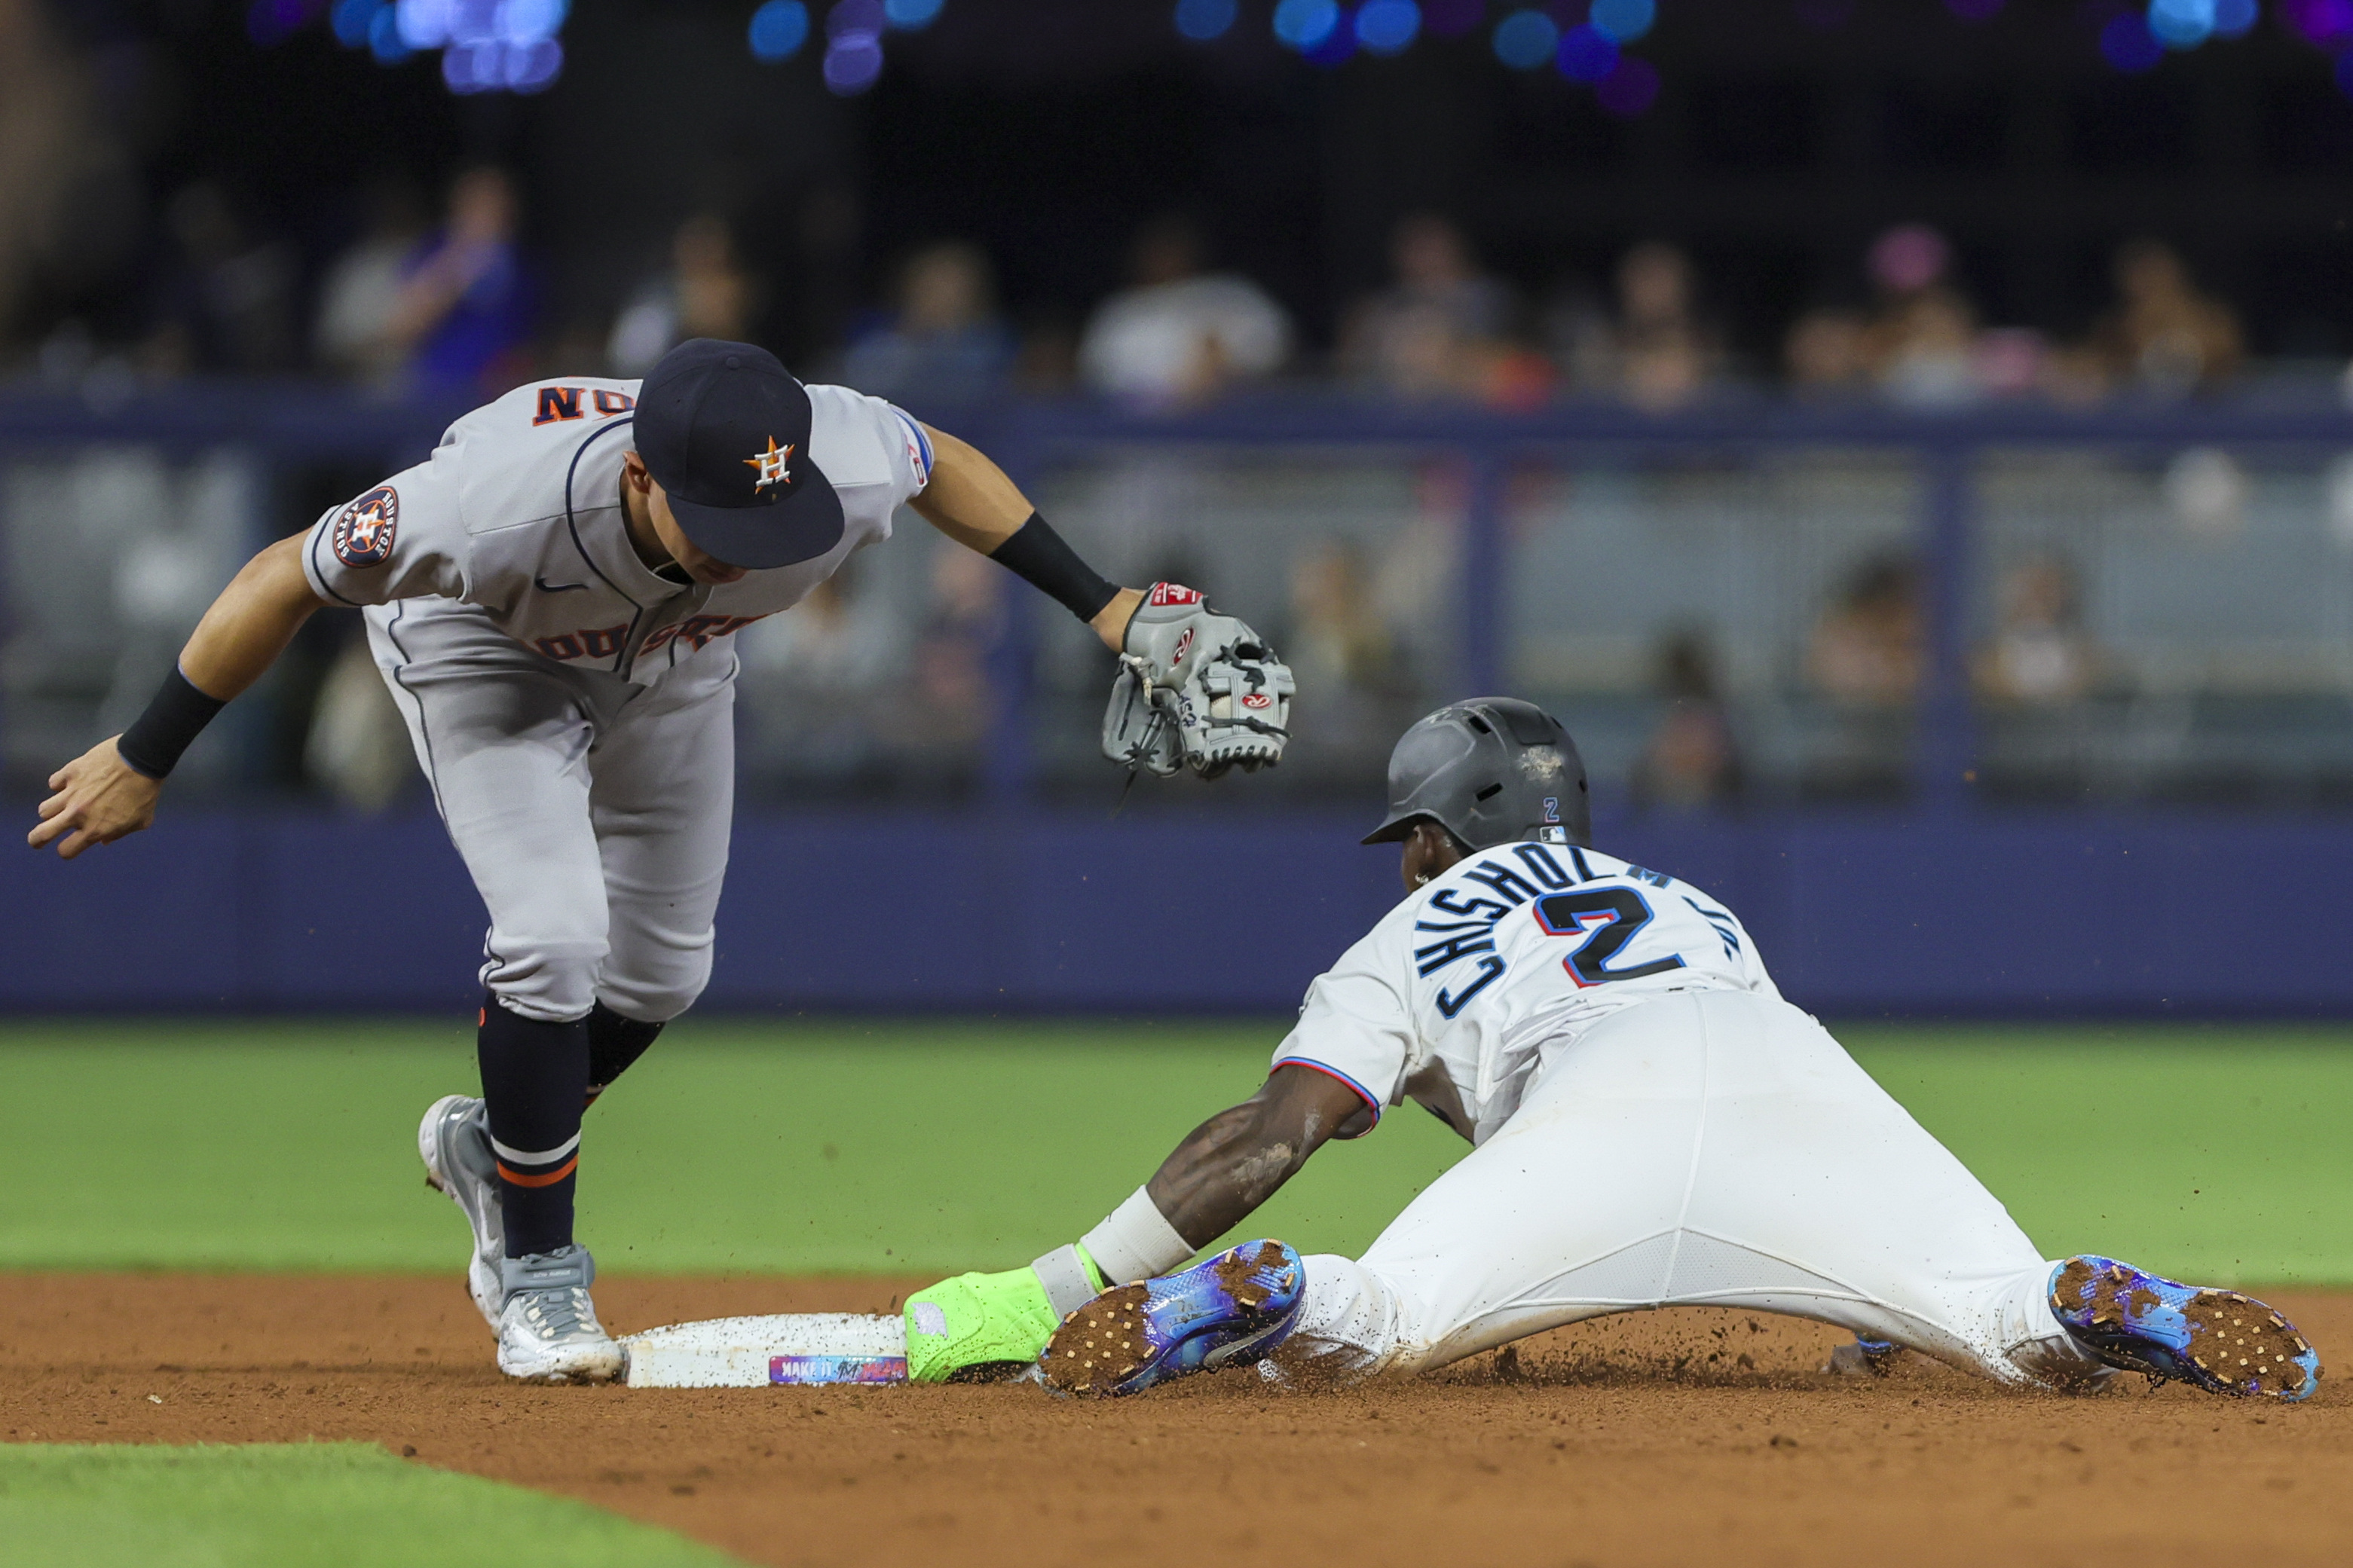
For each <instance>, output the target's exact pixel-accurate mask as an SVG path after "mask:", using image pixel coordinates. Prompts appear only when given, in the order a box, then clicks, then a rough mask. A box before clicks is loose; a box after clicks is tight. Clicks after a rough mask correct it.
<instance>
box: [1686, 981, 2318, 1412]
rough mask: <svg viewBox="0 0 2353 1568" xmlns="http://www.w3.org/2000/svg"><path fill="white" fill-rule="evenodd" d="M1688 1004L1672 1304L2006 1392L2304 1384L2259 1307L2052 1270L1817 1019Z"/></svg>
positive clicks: (2291, 1336)
mask: <svg viewBox="0 0 2353 1568" xmlns="http://www.w3.org/2000/svg"><path fill="white" fill-rule="evenodd" d="M1698 1005H1699V1007H1700V1011H1701V1014H1702V1016H1703V1022H1704V1026H1705V1029H1706V1033H1707V1036H1708V1041H1709V1059H1710V1061H1711V1063H1712V1064H1714V1065H1715V1071H1714V1072H1713V1074H1712V1078H1711V1088H1710V1097H1709V1116H1710V1131H1709V1134H1708V1136H1707V1137H1706V1138H1705V1139H1704V1142H1703V1144H1702V1146H1701V1149H1700V1151H1699V1153H1698V1157H1697V1160H1696V1162H1695V1165H1694V1179H1693V1184H1692V1198H1691V1207H1690V1212H1689V1215H1688V1217H1687V1218H1686V1220H1685V1222H1684V1230H1683V1237H1684V1253H1683V1258H1684V1260H1685V1262H1684V1268H1686V1269H1689V1274H1688V1277H1687V1278H1685V1277H1683V1275H1682V1274H1680V1273H1679V1276H1678V1279H1677V1280H1676V1281H1675V1295H1676V1299H1679V1300H1722V1301H1724V1302H1725V1304H1726V1305H1737V1306H1753V1307H1758V1308H1762V1309H1764V1310H1772V1311H1783V1312H1793V1313H1797V1314H1799V1315H1800V1316H1805V1317H1814V1318H1820V1319H1823V1320H1824V1321H1830V1322H1835V1323H1840V1324H1841V1325H1843V1326H1845V1327H1848V1328H1852V1329H1854V1330H1856V1331H1858V1333H1860V1334H1862V1335H1863V1336H1866V1337H1869V1338H1872V1339H1876V1340H1883V1341H1886V1342H1893V1343H1895V1344H1901V1345H1908V1346H1910V1347H1912V1348H1913V1349H1915V1350H1921V1351H1926V1352H1928V1353H1930V1354H1932V1355H1935V1356H1936V1357H1938V1358H1939V1359H1941V1360H1944V1361H1947V1362H1949V1363H1953V1364H1955V1365H1957V1366H1960V1367H1963V1368H1965V1369H1968V1370H1971V1371H1976V1372H1979V1373H1984V1374H1986V1375H1988V1376H1990V1377H1994V1378H1997V1379H2000V1380H2002V1381H2004V1382H2012V1383H2034V1384H2082V1383H2086V1382H2091V1381H2096V1380H2098V1379H2100V1378H2102V1377H2105V1375H2106V1371H2107V1369H2109V1368H2113V1367H2133V1368H2137V1369H2141V1370H2147V1371H2152V1372H2156V1373H2159V1374H2160V1375H2167V1376H2178V1377H2183V1378H2186V1379H2188V1380H2189V1381H2191V1382H2193V1383H2196V1384H2199V1385H2200V1387H2203V1388H2207V1389H2210V1390H2211V1391H2213V1392H2217V1393H2228V1394H2264V1395H2268V1396H2284V1397H2288V1398H2301V1397H2304V1396H2306V1395H2308V1394H2310V1393H2311V1391H2312V1388H2313V1380H2314V1378H2315V1377H2316V1374H2317V1371H2318V1358H2317V1357H2316V1355H2314V1354H2313V1353H2312V1351H2311V1347H2310V1346H2309V1345H2308V1344H2307V1343H2306V1342H2304V1341H2303V1340H2302V1339H2301V1337H2300V1336H2298V1335H2297V1334H2296V1333H2295V1329H2294V1328H2293V1326H2292V1325H2290V1324H2289V1323H2288V1322H2287V1321H2286V1320H2285V1319H2284V1318H2282V1317H2280V1316H2279V1314H2277V1313H2275V1312H2273V1311H2272V1310H2270V1309H2269V1308H2267V1307H2264V1306H2263V1304H2262V1303H2260V1302H2256V1301H2253V1300H2250V1299H2248V1298H2246V1297H2242V1296H2238V1295H2235V1294H2233V1293H2232V1292H2228V1291H2219V1290H2201V1289H2197V1288H2194V1287H2189V1286H2183V1285H2179V1284H2178V1283H2176V1282H2174V1281H2171V1280H2167V1279H2158V1278H2157V1277H2155V1276H2151V1275H2147V1274H2145V1273H2143V1272H2141V1271H2139V1270H2137V1269H2133V1268H2130V1267H2129V1266H2126V1265H2120V1264H2116V1263H2114V1262H2113V1261H2112V1260H2109V1259H2105V1258H2097V1259H2087V1258H2077V1259H2073V1260H2070V1261H2069V1262H2068V1264H2067V1266H2066V1267H2065V1268H2061V1267H2060V1266H2059V1265H2058V1264H2056V1263H2053V1262H2052V1261H2050V1260H2048V1259H2045V1258H2043V1257H2042V1255H2041V1253H2040V1252H2038V1251H2037V1250H2036V1249H2035V1247H2033V1245H2032V1243H2031V1242H2030V1241H2029V1240H2028V1239H2027V1237H2026V1236H2025V1234H2024V1233H2023V1232H2022V1231H2021V1230H2020V1229H2019V1227H2018V1226H2017V1225H2016V1224H2015V1223H2014V1222H2012V1220H2011V1219H2010V1215H2009V1212H2008V1211H2007V1210H2006V1209H2004V1208H2003V1207H2002V1205H2001V1204H2000V1201H1999V1200H1997V1199H1996V1198H1995V1197H1994V1196H1993V1194H1991V1193H1989V1192H1988V1191H1987V1190H1986V1188H1985V1186H1984V1185H1983V1184H1981V1183H1979V1182H1978V1179H1977V1178H1976V1177H1975V1176H1974V1175H1972V1174H1971V1173H1969V1172H1968V1169H1967V1168H1966V1167H1964V1166H1963V1165H1962V1164H1961V1163H1960V1162H1959V1161H1958V1160H1957V1159H1956V1158H1954V1156H1953V1154H1952V1153H1951V1152H1950V1151H1948V1150H1947V1149H1946V1148H1945V1147H1944V1146H1943V1145H1942V1144H1940V1143H1938V1142H1936V1140H1935V1139H1934V1138H1932V1137H1930V1136H1929V1135H1928V1133H1927V1132H1926V1130H1924V1129H1923V1128H1922V1127H1921V1126H1920V1125H1919V1123H1917V1122H1916V1121H1913V1119H1912V1117H1911V1115H1910V1114H1909V1113H1908V1112H1906V1111H1905V1110H1904V1108H1903V1107H1902V1106H1900V1105H1898V1104H1896V1103H1895V1101H1894V1099H1892V1098H1891V1097H1890V1096H1889V1095H1887V1094H1886V1093H1885V1092H1884V1091H1883V1090H1882V1089H1880V1088H1879V1086H1878V1085H1877V1084H1876V1083H1874V1082H1873V1080H1872V1079H1871V1078H1870V1077H1869V1075H1868V1074H1866V1073H1864V1072H1863V1071H1862V1068H1860V1067H1858V1066H1857V1065H1856V1064H1855V1062H1854V1060H1853V1058H1851V1057H1849V1056H1848V1055H1847V1053H1846V1052H1845V1050H1844V1049H1842V1048H1841V1047H1840V1046H1839V1044H1838V1042H1837V1041H1835V1040H1833V1039H1831V1037H1830V1035H1829V1034H1828V1033H1827V1032H1826V1031H1824V1030H1823V1029H1822V1027H1821V1026H1820V1025H1819V1024H1817V1023H1815V1022H1814V1021H1813V1020H1812V1019H1811V1018H1809V1017H1807V1016H1805V1015H1803V1014H1802V1013H1799V1011H1798V1010H1797V1009H1795V1008H1792V1007H1788V1006H1786V1005H1779V1004H1773V1005H1757V1004H1752V1003H1744V1002H1743V1001H1742V1000H1740V999H1738V998H1734V997H1712V996H1711V997H1703V998H1701V999H1700V1000H1699V1004H1698ZM1826 1198H1830V1199H1831V1200H1832V1201H1827V1202H1826V1201H1825V1199H1826ZM1694 1244H1697V1246H1698V1247H1699V1250H1698V1251H1697V1252H1694V1251H1693V1247H1694ZM1694 1260H1697V1261H1698V1262H1699V1263H1701V1264H1703V1265H1704V1267H1701V1268H1692V1264H1693V1262H1694ZM2226 1360H2227V1362H2228V1366H2227V1367H2226V1366H2225V1361H2226ZM2242 1369H2243V1370H2242Z"/></svg>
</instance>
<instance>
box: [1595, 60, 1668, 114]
mask: <svg viewBox="0 0 2353 1568" xmlns="http://www.w3.org/2000/svg"><path fill="white" fill-rule="evenodd" d="M1593 96H1594V99H1595V100H1597V101H1598V102H1599V104H1600V105H1601V107H1602V108H1603V109H1605V110H1608V111H1609V112H1610V113H1611V114H1615V115H1617V116H1619V117H1620V118H1621V119H1631V118H1633V117H1634V116H1635V115H1637V114H1640V113H1641V112H1642V111H1643V110H1647V109H1649V108H1650V107H1651V105H1652V104H1653V103H1656V102H1657V101H1658V100H1659V68H1658V67H1656V66H1654V65H1652V64H1651V62H1650V61H1648V60H1646V59H1639V58H1636V57H1634V56H1632V55H1620V56H1619V57H1618V68H1616V69H1615V70H1613V71H1611V72H1610V73H1609V75H1608V76H1606V77H1604V78H1602V79H1600V80H1599V81H1598V82H1596V83H1594V84H1593Z"/></svg>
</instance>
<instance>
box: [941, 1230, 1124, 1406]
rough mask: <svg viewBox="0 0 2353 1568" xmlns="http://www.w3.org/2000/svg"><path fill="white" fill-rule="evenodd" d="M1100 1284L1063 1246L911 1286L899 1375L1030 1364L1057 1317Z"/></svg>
mask: <svg viewBox="0 0 2353 1568" xmlns="http://www.w3.org/2000/svg"><path fill="white" fill-rule="evenodd" d="M1050 1286H1051V1287H1052V1288H1051V1289H1050V1288H1049V1287H1050ZM1102 1289H1103V1273H1102V1271H1101V1270H1100V1269H1098V1268H1095V1266H1094V1259H1092V1258H1089V1257H1088V1256H1087V1255H1086V1253H1085V1252H1084V1251H1083V1250H1082V1248H1080V1247H1061V1248H1059V1249H1057V1250H1056V1251H1053V1252H1050V1253H1048V1254H1047V1255H1046V1256H1045V1257H1043V1258H1039V1260H1038V1261H1037V1262H1036V1263H1034V1264H1031V1265H1030V1266H1029V1268H1008V1269H1007V1270H1006V1271H1005V1272H1004V1273H1002V1274H959V1275H957V1276H956V1277H955V1279H943V1280H941V1281H940V1282H939V1283H938V1284H936V1285H934V1286H931V1287H929V1288H928V1289H922V1290H918V1291H916V1292H915V1293H914V1294H913V1295H912V1296H910V1297H908V1298H907V1381H908V1382H910V1383H945V1382H947V1381H948V1380H949V1379H950V1378H952V1377H954V1376H955V1375H956V1374H957V1373H961V1372H965V1371H967V1370H969V1369H972V1368H976V1367H988V1366H995V1365H999V1364H1002V1363H1013V1366H1012V1368H1010V1369H1008V1370H1018V1369H1020V1368H1026V1367H1029V1366H1031V1365H1034V1364H1035V1363H1036V1362H1037V1360H1038V1352H1039V1351H1042V1350H1044V1349H1045V1348H1046V1342H1047V1341H1048V1340H1050V1339H1051V1338H1053V1337H1054V1331H1055V1330H1056V1329H1057V1328H1060V1326H1061V1322H1062V1320H1063V1319H1064V1318H1065V1317H1067V1316H1069V1315H1070V1314H1071V1312H1073V1311H1076V1310H1078V1309H1079V1308H1080V1307H1082V1306H1084V1305H1085V1304H1086V1303H1087V1302H1088V1301H1089V1300H1092V1299H1093V1298H1094V1297H1095V1295H1096V1294H1097V1293H1098V1292H1100V1291H1101V1290H1102ZM1058 1301H1059V1303H1060V1304H1059V1305H1058Z"/></svg>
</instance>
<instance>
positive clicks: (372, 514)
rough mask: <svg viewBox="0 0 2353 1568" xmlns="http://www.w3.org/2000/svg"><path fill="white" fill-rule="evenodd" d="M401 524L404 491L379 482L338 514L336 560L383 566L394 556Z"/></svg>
mask: <svg viewBox="0 0 2353 1568" xmlns="http://www.w3.org/2000/svg"><path fill="white" fill-rule="evenodd" d="M399 523H400V492H399V491H397V490H396V489H393V488H392V487H391V486H390V485H378V486H376V488H375V489H372V490H370V491H368V493H367V494H365V495H364V496H362V497H360V499H359V500H355V501H353V502H352V504H351V505H349V506H347V507H345V508H343V510H342V511H341V512H339V513H337V514H336V516H335V531H334V535H333V539H332V542H333V544H334V547H335V559H336V560H338V561H340V562H342V563H343V564H344V565H346V566H381V565H383V564H384V563H385V562H386V561H389V560H391V559H392V538H393V534H394V533H395V532H396V531H398V528H399Z"/></svg>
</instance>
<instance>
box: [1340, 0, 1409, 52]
mask: <svg viewBox="0 0 2353 1568" xmlns="http://www.w3.org/2000/svg"><path fill="white" fill-rule="evenodd" d="M1352 20H1353V21H1354V23H1355V26H1356V42H1357V43H1358V44H1359V45H1360V46H1362V47H1363V48H1364V50H1365V52H1366V54H1369V55H1395V54H1402V53H1404V52H1405V51H1406V50H1407V49H1409V48H1410V47H1413V41H1414V39H1415V38H1417V37H1420V36H1421V7H1420V6H1419V5H1415V4H1414V0H1365V3H1364V5H1362V6H1360V7H1358V9H1357V11H1356V16H1355V17H1354V18H1352Z"/></svg>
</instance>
